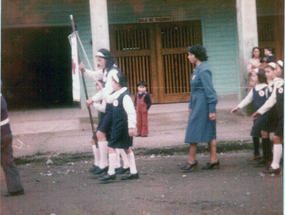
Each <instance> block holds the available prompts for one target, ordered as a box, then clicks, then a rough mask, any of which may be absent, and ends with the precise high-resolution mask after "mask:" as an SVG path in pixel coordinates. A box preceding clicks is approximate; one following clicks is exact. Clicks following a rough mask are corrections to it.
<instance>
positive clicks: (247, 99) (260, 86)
mask: <svg viewBox="0 0 285 215" xmlns="http://www.w3.org/2000/svg"><path fill="white" fill-rule="evenodd" d="M266 86H267V84H264V83H262V84H257V85H256V86H255V87H254V88H255V90H256V91H259V90H261V89H263V88H264V87H266ZM265 96H266V95H265ZM252 100H253V89H251V90H250V91H249V93H248V94H247V96H246V97H245V98H244V99H243V100H242V101H241V102H240V103H239V105H238V107H239V108H243V107H245V106H247V105H248V104H249V103H250V102H252Z"/></svg>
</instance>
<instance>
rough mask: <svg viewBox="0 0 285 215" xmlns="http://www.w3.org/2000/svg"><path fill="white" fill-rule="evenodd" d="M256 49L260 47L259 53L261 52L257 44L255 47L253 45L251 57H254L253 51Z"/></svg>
mask: <svg viewBox="0 0 285 215" xmlns="http://www.w3.org/2000/svg"><path fill="white" fill-rule="evenodd" d="M255 49H258V50H259V53H260V48H259V47H257V46H255V47H253V48H252V51H251V53H252V54H251V57H252V58H253V57H254V56H253V51H254V50H255Z"/></svg>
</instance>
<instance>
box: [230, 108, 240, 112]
mask: <svg viewBox="0 0 285 215" xmlns="http://www.w3.org/2000/svg"><path fill="white" fill-rule="evenodd" d="M238 110H239V107H235V108H233V109H232V110H231V114H234V113H235V112H237V111H238Z"/></svg>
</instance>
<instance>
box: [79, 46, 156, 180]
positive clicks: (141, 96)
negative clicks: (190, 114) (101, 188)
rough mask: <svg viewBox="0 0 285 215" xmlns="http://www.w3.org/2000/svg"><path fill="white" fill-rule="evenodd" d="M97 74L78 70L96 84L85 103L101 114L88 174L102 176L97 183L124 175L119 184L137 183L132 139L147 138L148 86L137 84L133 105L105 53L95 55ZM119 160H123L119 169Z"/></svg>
mask: <svg viewBox="0 0 285 215" xmlns="http://www.w3.org/2000/svg"><path fill="white" fill-rule="evenodd" d="M96 58H97V62H98V68H99V70H98V71H95V72H94V71H90V70H87V69H85V68H84V64H83V63H81V64H80V66H79V69H81V70H82V71H83V72H84V74H85V76H87V77H89V78H91V79H93V80H95V85H96V88H97V91H98V92H97V93H96V94H95V95H94V96H93V97H92V98H90V99H88V100H87V101H86V105H87V106H90V105H93V106H94V107H95V108H96V109H97V110H98V111H99V112H100V122H99V123H98V128H97V131H96V136H93V137H92V140H91V143H92V149H93V154H94V165H93V166H92V168H91V169H89V172H91V173H93V174H98V175H99V174H102V173H105V174H104V175H103V176H101V177H99V178H98V179H99V180H100V181H109V180H115V179H116V175H117V174H123V173H127V174H126V175H125V176H123V177H122V178H121V180H132V179H138V178H139V174H138V171H137V168H136V164H135V157H134V153H133V151H132V144H133V136H135V129H136V127H137V135H136V136H141V137H147V135H148V122H147V115H148V109H149V108H150V106H151V99H150V96H149V94H148V93H147V91H146V87H147V83H146V82H142V81H140V82H139V83H138V90H139V92H138V94H137V95H136V97H135V104H134V103H133V101H132V99H131V97H130V94H129V92H128V90H127V79H126V75H125V74H123V73H122V72H121V71H120V70H119V68H118V67H117V66H116V65H115V60H114V57H113V56H112V55H111V53H110V52H109V51H108V50H106V49H100V50H99V51H98V52H97V54H96ZM120 157H121V158H122V160H123V167H121V163H120Z"/></svg>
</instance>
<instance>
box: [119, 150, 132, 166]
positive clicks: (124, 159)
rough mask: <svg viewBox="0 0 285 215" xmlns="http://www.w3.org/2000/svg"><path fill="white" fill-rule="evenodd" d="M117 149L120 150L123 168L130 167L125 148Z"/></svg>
mask: <svg viewBox="0 0 285 215" xmlns="http://www.w3.org/2000/svg"><path fill="white" fill-rule="evenodd" d="M119 151H120V154H121V157H122V159H123V163H124V166H123V167H124V169H127V168H129V167H130V163H129V159H128V157H127V154H126V152H125V150H124V149H119Z"/></svg>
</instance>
